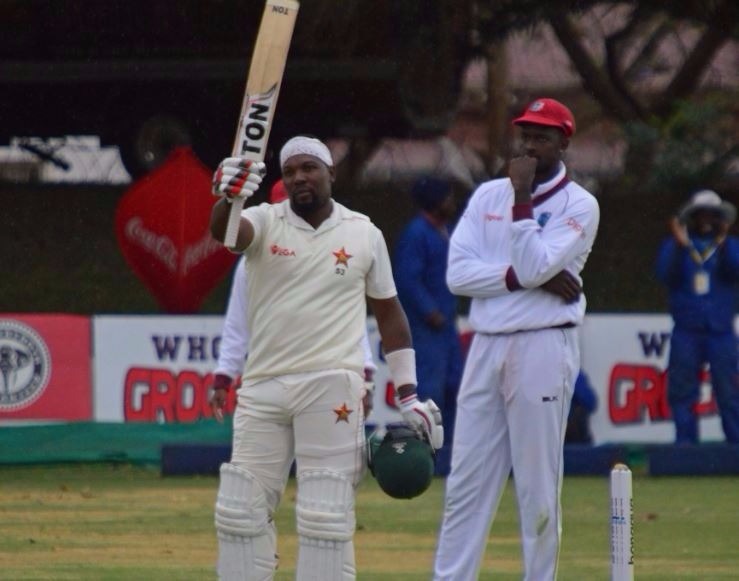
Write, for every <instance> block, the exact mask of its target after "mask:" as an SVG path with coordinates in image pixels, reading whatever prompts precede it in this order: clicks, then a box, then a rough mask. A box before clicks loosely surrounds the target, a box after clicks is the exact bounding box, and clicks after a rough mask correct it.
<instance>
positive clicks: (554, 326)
mask: <svg viewBox="0 0 739 581" xmlns="http://www.w3.org/2000/svg"><path fill="white" fill-rule="evenodd" d="M574 327H577V323H562V324H561V325H552V326H551V327H541V328H539V329H519V330H518V331H507V332H505V333H485V332H484V331H477V334H479V335H489V336H491V337H492V336H495V335H501V336H502V335H514V334H516V333H532V332H534V331H546V330H547V329H572V328H574Z"/></svg>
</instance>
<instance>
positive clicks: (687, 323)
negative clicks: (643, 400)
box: [656, 190, 739, 444]
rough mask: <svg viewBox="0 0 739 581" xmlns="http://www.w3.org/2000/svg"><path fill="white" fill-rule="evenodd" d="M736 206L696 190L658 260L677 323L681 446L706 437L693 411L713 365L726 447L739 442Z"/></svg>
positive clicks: (676, 405)
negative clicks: (704, 374) (702, 381)
mask: <svg viewBox="0 0 739 581" xmlns="http://www.w3.org/2000/svg"><path fill="white" fill-rule="evenodd" d="M735 219H736V207H735V206H734V205H733V204H731V203H729V202H727V201H725V200H722V199H721V197H720V196H719V195H718V194H717V193H716V192H713V191H711V190H701V191H699V192H697V193H695V194H694V195H693V196H692V197H691V199H690V201H689V202H688V203H687V204H686V205H684V206H683V207H682V208H681V209H680V211H679V212H678V214H677V216H674V217H673V218H672V219H671V221H670V228H671V231H672V235H671V236H670V237H668V238H667V239H665V240H664V241H663V243H662V245H661V247H660V250H659V254H658V256H657V264H656V274H657V277H658V278H659V280H660V281H661V282H662V283H664V284H665V285H666V286H667V289H668V293H669V309H670V314H671V316H672V319H673V323H674V326H673V330H672V337H671V339H670V354H669V369H668V373H667V380H668V388H667V396H668V401H669V404H670V408H671V410H672V417H673V420H674V422H675V441H676V443H677V444H695V443H697V442H698V440H699V430H698V418H697V417H696V414H695V411H694V408H695V404H696V403H697V402H698V400H699V397H700V373H701V370H702V368H703V366H704V365H705V364H706V363H708V365H709V367H710V374H711V385H712V387H713V391H714V394H715V397H716V402H717V404H718V408H719V413H720V414H721V425H722V428H723V431H724V435H725V437H726V440H727V442H730V443H734V444H736V443H739V373H738V371H737V361H738V357H737V337H736V334H735V332H734V317H735V315H736V302H737V290H738V289H739V239H737V238H736V237H735V236H729V228H730V227H731V224H732V223H733V222H734V220H735Z"/></svg>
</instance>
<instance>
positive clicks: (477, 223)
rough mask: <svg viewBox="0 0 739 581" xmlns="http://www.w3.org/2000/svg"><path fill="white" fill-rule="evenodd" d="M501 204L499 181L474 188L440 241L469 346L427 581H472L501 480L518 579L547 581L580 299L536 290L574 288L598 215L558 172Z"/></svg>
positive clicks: (505, 182) (505, 196)
mask: <svg viewBox="0 0 739 581" xmlns="http://www.w3.org/2000/svg"><path fill="white" fill-rule="evenodd" d="M513 201H514V192H513V187H512V185H511V181H510V180H509V179H507V178H506V179H497V180H492V181H489V182H486V183H484V184H482V185H481V186H480V187H479V188H478V189H477V190H476V191H475V192H474V194H473V195H472V197H471V198H470V201H469V203H468V206H467V208H466V210H465V212H464V215H463V217H462V219H461V220H460V222H459V224H458V225H457V227H456V229H455V230H454V234H453V236H452V239H451V244H450V250H449V264H448V269H447V283H448V284H449V288H450V289H451V290H452V292H454V293H455V294H458V295H463V296H469V297H472V301H471V306H470V315H469V322H470V325H471V326H472V328H473V330H474V331H475V333H476V334H475V337H474V339H473V341H472V345H471V347H470V351H469V353H468V356H467V361H466V365H465V370H464V375H463V378H462V383H461V386H460V390H459V396H458V402H457V416H456V428H455V433H454V444H453V449H452V469H451V473H450V475H449V477H448V478H447V482H446V503H445V504H446V505H445V512H444V518H443V522H442V527H441V532H440V534H439V545H438V548H437V552H436V560H435V574H434V579H436V580H447V581H452V580H453V581H468V580H470V581H471V580H474V579H477V575H478V571H479V567H480V561H481V558H482V555H483V553H484V550H485V545H486V541H487V536H488V532H489V528H490V523H491V522H492V520H493V519H494V517H495V513H496V511H497V507H498V503H499V501H500V497H501V494H502V492H503V490H504V487H505V484H506V482H507V480H508V477H509V475H510V472H511V469H513V474H514V481H515V486H516V495H517V498H518V505H519V518H520V521H521V531H522V545H523V558H524V570H525V579H527V580H530V581H544V580H549V579H554V578H555V577H556V569H557V560H558V554H559V541H560V536H561V527H562V524H561V509H560V491H561V485H562V473H563V470H562V462H563V452H562V449H563V443H564V433H565V427H566V422H567V414H568V411H569V404H570V399H571V397H572V391H573V389H574V381H575V377H576V376H577V373H578V370H579V367H580V352H579V344H578V334H577V329H576V326H577V325H580V324H581V323H582V321H583V318H584V314H585V297H584V296H582V295H581V296H580V300H579V301H578V302H576V303H573V304H569V305H568V304H565V302H564V301H563V300H562V299H561V298H560V297H558V296H555V295H553V294H551V293H548V292H546V291H544V290H542V289H539V288H537V287H539V286H540V285H542V284H543V283H545V282H546V281H548V280H549V279H551V278H552V277H553V276H554V275H556V274H557V273H558V272H560V271H561V270H563V269H567V270H568V271H569V272H570V273H571V274H573V275H575V276H577V277H579V273H580V271H581V270H582V269H583V266H584V265H585V261H586V259H587V256H588V254H589V253H590V250H591V248H592V246H593V242H594V240H595V235H596V231H597V228H598V222H599V217H600V211H599V208H598V203H597V201H596V200H595V198H594V197H593V196H592V195H591V194H590V193H588V192H587V191H586V190H585V189H583V188H582V187H580V186H579V185H577V184H576V183H574V182H571V181H569V180H568V179H567V177H566V169H565V167H564V164H562V165H561V167H560V169H559V172H558V173H557V175H556V176H555V177H554V178H552V179H551V180H549V181H548V182H546V183H543V184H540V185H539V186H538V187H537V188H536V190H535V191H534V193H533V195H532V205H531V206H529V205H519V206H515V207H514V205H513ZM514 218H515V219H514ZM513 273H515V277H514V276H513ZM516 279H517V281H518V283H520V286H518V285H516ZM521 286H522V287H523V288H520V287H521ZM511 289H514V290H511Z"/></svg>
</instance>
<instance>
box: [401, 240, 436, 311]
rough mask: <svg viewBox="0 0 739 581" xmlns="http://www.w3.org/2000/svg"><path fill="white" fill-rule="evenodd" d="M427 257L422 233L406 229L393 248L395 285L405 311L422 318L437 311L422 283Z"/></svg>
mask: <svg viewBox="0 0 739 581" xmlns="http://www.w3.org/2000/svg"><path fill="white" fill-rule="evenodd" d="M427 256H428V253H427V250H426V244H425V238H424V237H423V234H422V232H420V231H419V230H414V229H406V230H405V232H403V234H402V235H401V237H400V239H399V240H398V243H397V244H396V246H395V284H396V286H397V287H398V293H399V295H400V297H401V299H402V300H403V303H404V304H403V307H404V308H405V310H406V311H408V310H410V309H413V311H414V312H417V313H420V314H421V316H424V317H425V316H428V315H430V314H431V313H433V312H434V311H436V310H438V305H437V304H436V300H435V299H434V297H433V296H432V295H431V293H430V292H429V291H428V289H427V288H426V284H425V282H424V273H425V271H426V268H427V266H426V263H427V262H428V258H427Z"/></svg>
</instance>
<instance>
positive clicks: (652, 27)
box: [472, 0, 739, 188]
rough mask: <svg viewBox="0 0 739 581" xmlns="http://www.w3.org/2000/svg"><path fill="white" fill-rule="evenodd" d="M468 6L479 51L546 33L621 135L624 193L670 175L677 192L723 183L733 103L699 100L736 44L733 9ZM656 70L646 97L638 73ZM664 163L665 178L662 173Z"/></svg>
mask: <svg viewBox="0 0 739 581" xmlns="http://www.w3.org/2000/svg"><path fill="white" fill-rule="evenodd" d="M472 4H473V6H474V11H475V13H476V14H477V28H478V30H479V33H480V36H481V37H482V38H483V39H484V42H485V43H488V44H495V43H498V42H500V41H501V40H502V39H504V38H506V37H507V36H508V35H510V34H511V33H513V32H515V31H520V30H525V29H534V28H536V27H537V26H543V25H545V24H544V23H547V24H548V25H549V26H551V28H552V30H553V32H554V34H555V36H556V38H557V40H558V41H559V43H560V44H561V46H562V48H563V49H564V50H565V52H566V53H567V55H568V56H569V58H570V61H571V63H572V66H573V67H574V69H575V70H576V71H577V73H578V74H579V76H580V78H581V80H582V85H583V88H584V89H585V90H586V91H587V92H588V93H589V94H590V95H592V97H593V98H594V99H595V100H596V101H597V102H598V103H599V105H600V106H601V109H602V111H603V114H604V115H605V116H606V117H608V118H611V119H613V120H615V121H618V122H619V123H620V124H621V125H622V127H623V128H624V134H625V136H626V138H627V140H628V154H627V157H626V171H625V172H624V173H625V175H626V176H628V177H629V178H632V179H633V184H631V185H639V184H643V185H645V186H646V187H647V188H649V187H655V186H665V185H669V184H666V183H664V179H665V178H671V179H674V178H677V177H679V178H680V180H681V182H682V184H683V186H687V187H690V186H692V185H693V184H691V183H690V182H693V181H695V182H701V183H703V184H704V185H705V182H706V180H708V181H709V182H710V181H715V180H717V179H719V177H720V176H722V175H724V174H725V170H726V168H727V166H728V164H729V163H730V162H731V160H732V158H734V157H735V156H736V155H737V153H738V152H739V150H738V149H737V145H736V144H735V141H736V140H735V139H734V136H735V134H736V127H735V126H732V123H731V119H730V118H731V115H732V114H735V113H736V105H735V104H734V99H726V98H725V97H724V98H722V97H721V96H720V95H701V96H700V97H701V98H699V93H700V89H701V82H702V80H703V78H704V75H705V73H706V70H707V69H708V67H709V66H710V64H711V62H712V61H713V59H714V58H715V56H716V54H717V53H718V51H719V50H720V49H721V48H722V47H723V46H724V45H725V44H726V43H728V42H730V41H736V40H737V39H738V38H739V25H738V24H737V16H739V3H737V2H735V1H734V0H707V1H685V2H664V1H657V0H640V1H632V2H607V1H600V2H596V1H576V2H571V1H569V2H568V1H557V0H554V1H549V2H539V1H534V0H504V1H500V2H486V1H482V0H473V2H472ZM586 16H587V18H586ZM586 27H587V28H586ZM593 42H598V43H600V46H599V47H598V48H599V50H594V49H593V47H592V46H588V43H591V44H592V43H593ZM666 54H669V55H670V56H674V57H677V59H676V62H674V63H671V62H667V61H666V56H665V55H666ZM655 71H659V72H660V73H664V74H665V76H666V77H667V78H666V80H665V82H663V83H661V84H652V85H651V86H650V87H649V89H648V90H645V86H644V85H645V83H644V77H645V74H647V75H649V74H652V73H654V72H655ZM688 142H692V143H688ZM676 158H677V159H678V160H679V161H680V163H679V164H678V166H675V165H674V164H675V161H676ZM684 163H686V164H687V166H685V165H683V164H684ZM667 164H669V166H670V168H671V169H670V171H661V170H663V169H665V167H666V165H667ZM679 168H682V169H684V170H686V171H682V172H681V171H676V169H679ZM655 170H657V171H655ZM648 176H650V177H651V179H647V177H648ZM660 179H661V180H663V181H662V182H660ZM686 180H687V181H686ZM668 182H669V179H668Z"/></svg>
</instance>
